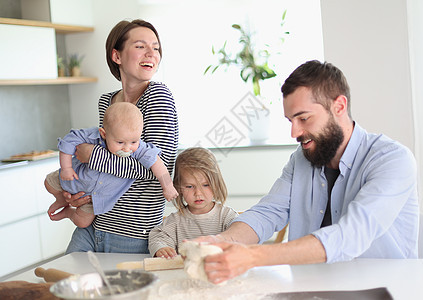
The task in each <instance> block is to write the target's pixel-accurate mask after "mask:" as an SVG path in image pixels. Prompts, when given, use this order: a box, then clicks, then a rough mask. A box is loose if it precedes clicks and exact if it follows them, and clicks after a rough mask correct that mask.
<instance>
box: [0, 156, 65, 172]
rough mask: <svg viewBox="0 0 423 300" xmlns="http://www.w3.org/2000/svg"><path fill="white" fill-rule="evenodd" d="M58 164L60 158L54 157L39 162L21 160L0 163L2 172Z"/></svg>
mask: <svg viewBox="0 0 423 300" xmlns="http://www.w3.org/2000/svg"><path fill="white" fill-rule="evenodd" d="M56 161H57V162H58V161H59V156H58V155H56V156H52V157H47V158H42V159H38V160H20V161H13V162H2V161H0V171H1V170H5V169H6V170H10V169H11V168H16V167H21V166H29V165H35V164H37V163H40V162H46V163H49V162H56Z"/></svg>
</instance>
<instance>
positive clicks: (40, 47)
mask: <svg viewBox="0 0 423 300" xmlns="http://www.w3.org/2000/svg"><path fill="white" fill-rule="evenodd" d="M0 40H1V41H3V42H2V46H1V47H0V64H1V68H0V79H35V78H36V79H52V78H57V58H56V35H55V32H54V29H53V28H42V27H27V26H18V25H5V24H0ZM5 41H7V42H5ZM29 49H30V50H29Z"/></svg>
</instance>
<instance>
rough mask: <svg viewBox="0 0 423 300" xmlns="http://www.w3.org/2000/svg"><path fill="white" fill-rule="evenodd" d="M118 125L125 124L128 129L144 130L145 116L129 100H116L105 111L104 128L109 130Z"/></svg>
mask: <svg viewBox="0 0 423 300" xmlns="http://www.w3.org/2000/svg"><path fill="white" fill-rule="evenodd" d="M116 126H119V127H121V126H125V127H126V128H127V129H128V130H131V131H135V130H139V131H140V132H142V128H143V117H142V113H141V111H140V110H139V108H138V107H137V106H136V105H134V104H132V103H129V102H116V103H113V104H112V105H110V106H109V107H108V108H107V109H106V112H105V113H104V120H103V128H104V130H105V131H106V132H107V131H109V130H113V128H115V127H116Z"/></svg>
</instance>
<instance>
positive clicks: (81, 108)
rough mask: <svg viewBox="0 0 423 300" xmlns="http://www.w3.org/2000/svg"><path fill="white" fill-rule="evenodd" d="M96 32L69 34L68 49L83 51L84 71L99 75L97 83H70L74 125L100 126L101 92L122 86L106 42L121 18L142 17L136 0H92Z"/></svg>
mask: <svg viewBox="0 0 423 300" xmlns="http://www.w3.org/2000/svg"><path fill="white" fill-rule="evenodd" d="M92 3H93V9H92V10H93V14H94V16H93V19H94V32H92V33H77V34H69V35H66V52H67V53H68V54H70V53H80V54H84V55H85V58H84V61H83V63H82V65H81V71H82V73H83V75H86V76H96V77H98V82H97V83H94V84H84V85H74V86H70V87H69V96H70V99H71V107H70V111H71V123H72V127H74V128H82V127H91V126H98V109H97V104H98V99H99V97H100V95H101V94H103V93H106V92H111V91H114V90H116V89H119V88H120V82H119V81H117V80H116V79H115V78H114V77H113V75H112V74H111V73H110V71H109V68H108V66H107V62H106V54H105V53H106V51H105V44H106V38H107V35H108V34H109V32H110V30H111V29H112V28H113V26H114V25H116V24H117V23H118V22H119V21H121V20H124V19H128V20H133V19H136V18H138V17H139V4H138V1H137V0H124V1H114V0H92Z"/></svg>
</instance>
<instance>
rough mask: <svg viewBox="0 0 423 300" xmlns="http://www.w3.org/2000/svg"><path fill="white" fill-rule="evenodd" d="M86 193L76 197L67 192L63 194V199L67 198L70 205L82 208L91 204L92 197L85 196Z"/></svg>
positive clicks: (78, 194)
mask: <svg viewBox="0 0 423 300" xmlns="http://www.w3.org/2000/svg"><path fill="white" fill-rule="evenodd" d="M84 195H85V193H84V192H79V193H77V194H75V195H72V194H71V193H68V192H66V191H64V192H63V197H65V200H66V202H67V203H69V205H70V206H72V207H80V206H82V205H84V204H87V203H90V202H91V196H90V195H87V196H84Z"/></svg>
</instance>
